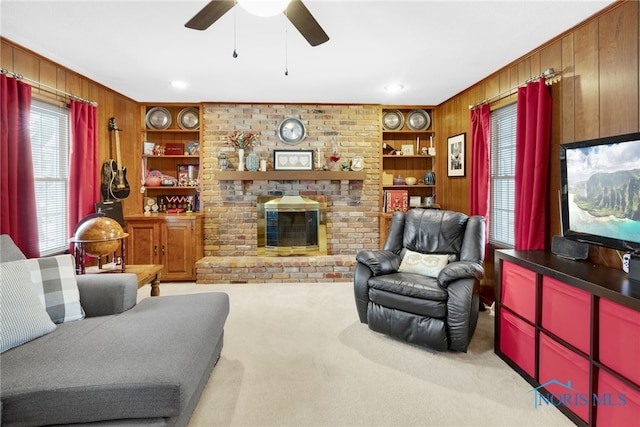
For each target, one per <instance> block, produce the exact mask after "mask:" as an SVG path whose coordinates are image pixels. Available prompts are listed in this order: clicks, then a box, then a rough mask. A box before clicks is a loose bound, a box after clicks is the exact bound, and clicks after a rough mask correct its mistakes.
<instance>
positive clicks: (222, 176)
mask: <svg viewBox="0 0 640 427" xmlns="http://www.w3.org/2000/svg"><path fill="white" fill-rule="evenodd" d="M366 177H367V173H366V172H365V171H357V172H356V171H274V170H270V171H266V172H260V173H255V172H249V171H244V172H238V171H234V170H227V171H216V172H214V174H213V178H214V179H217V180H219V181H256V180H265V181H299V180H315V181H322V180H330V181H343V180H347V181H363V180H364V179H366Z"/></svg>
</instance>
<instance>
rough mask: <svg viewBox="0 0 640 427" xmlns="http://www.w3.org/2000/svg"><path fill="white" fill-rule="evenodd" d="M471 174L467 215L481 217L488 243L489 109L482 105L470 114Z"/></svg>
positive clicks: (489, 185)
mask: <svg viewBox="0 0 640 427" xmlns="http://www.w3.org/2000/svg"><path fill="white" fill-rule="evenodd" d="M470 116H471V117H470V119H471V172H470V177H469V178H470V183H469V187H470V190H469V214H470V215H482V216H483V217H484V218H485V221H486V224H487V227H486V232H487V236H486V237H487V238H486V240H485V241H486V242H488V241H489V226H488V224H489V207H490V191H491V182H490V178H491V163H490V160H489V158H490V153H491V109H490V108H489V106H488V105H486V104H484V105H481V106H479V107H478V108H474V109H473V110H471V112H470Z"/></svg>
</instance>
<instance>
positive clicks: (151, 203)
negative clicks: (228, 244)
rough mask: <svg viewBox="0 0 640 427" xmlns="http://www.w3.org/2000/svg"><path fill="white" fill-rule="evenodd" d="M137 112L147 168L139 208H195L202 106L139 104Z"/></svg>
mask: <svg viewBox="0 0 640 427" xmlns="http://www.w3.org/2000/svg"><path fill="white" fill-rule="evenodd" d="M140 116H141V120H142V129H143V131H142V135H141V139H142V147H143V153H142V160H143V163H144V165H145V168H146V169H147V171H148V172H147V174H146V182H145V185H144V188H145V198H144V203H143V206H142V210H143V211H144V210H145V209H146V210H147V211H150V212H164V211H166V210H171V209H179V210H180V209H181V210H184V211H187V210H189V209H190V210H191V211H198V210H199V206H200V203H199V198H198V196H199V193H200V186H201V181H202V180H201V179H200V167H201V162H200V157H201V155H200V153H201V149H200V144H201V141H202V138H201V129H202V126H201V122H202V108H200V106H199V104H168V105H166V104H165V105H162V106H159V105H158V104H143V105H141V107H140ZM141 212H142V211H141Z"/></svg>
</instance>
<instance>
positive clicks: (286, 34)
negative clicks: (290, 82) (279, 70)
mask: <svg viewBox="0 0 640 427" xmlns="http://www.w3.org/2000/svg"><path fill="white" fill-rule="evenodd" d="M287 9H288V7H287ZM287 9H285V10H284V15H285V16H286V17H287V19H286V20H285V23H284V75H285V76H288V75H289V43H288V42H289V25H288V24H287V22H289V15H287Z"/></svg>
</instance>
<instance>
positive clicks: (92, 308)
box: [76, 273, 138, 317]
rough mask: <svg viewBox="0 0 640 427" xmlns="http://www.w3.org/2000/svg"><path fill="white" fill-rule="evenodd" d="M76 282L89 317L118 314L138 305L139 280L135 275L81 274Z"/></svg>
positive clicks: (83, 307)
mask: <svg viewBox="0 0 640 427" xmlns="http://www.w3.org/2000/svg"><path fill="white" fill-rule="evenodd" d="M76 281H77V283H78V291H79V292H80V304H81V305H82V309H83V310H84V312H85V314H86V316H87V317H95V316H106V315H109V314H118V313H122V312H123V311H127V310H129V309H130V308H132V307H133V306H135V305H136V301H137V299H138V279H137V277H136V275H135V274H133V273H103V274H79V275H77V276H76Z"/></svg>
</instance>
